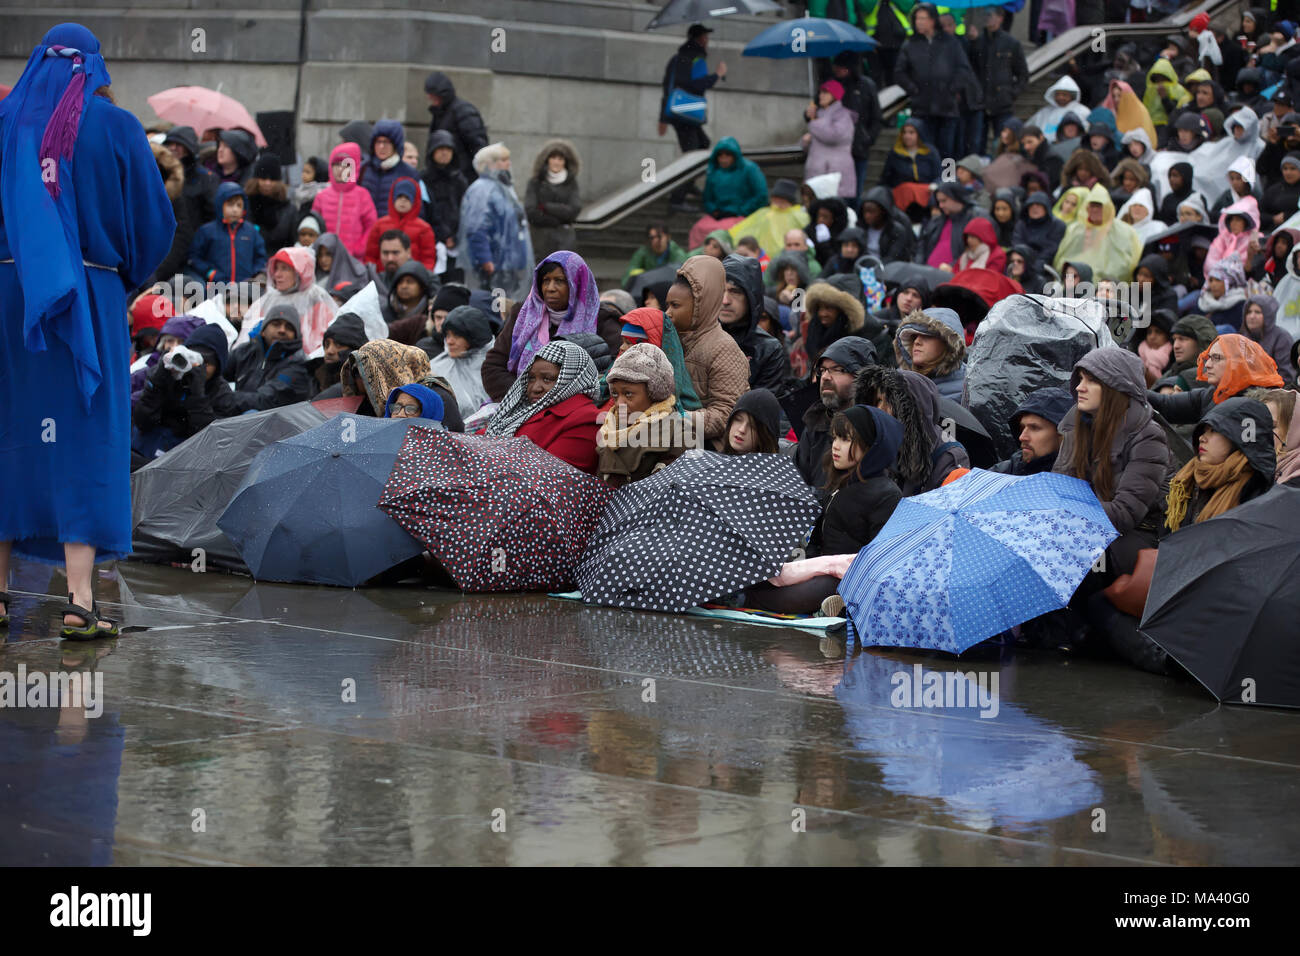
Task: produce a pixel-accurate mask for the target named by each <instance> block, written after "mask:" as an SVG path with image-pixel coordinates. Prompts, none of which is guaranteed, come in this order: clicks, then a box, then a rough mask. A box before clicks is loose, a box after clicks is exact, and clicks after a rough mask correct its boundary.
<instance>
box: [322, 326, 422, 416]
mask: <svg viewBox="0 0 1300 956" xmlns="http://www.w3.org/2000/svg"><path fill="white" fill-rule="evenodd" d="M354 371H355V372H357V373H358V374H360V375H361V381H362V383H363V384H364V385H365V387H366V392H365V394H366V398H368V399H369V400H370V406H371V408H372V409H373V410H374V411H373V412H372V414H374V415H376V416H377V415H379V414H380V409H382V408H383V407H384V404H385V402H387V401H388V396H389V393H391V392H392V390H393V389H395V388H397V386H399V385H410V384H412V383H414V382H419V381H420V380H421V379H423V378H424V377H425V376H426V375H428V374H429V356H428V355H426V354H425V352H424V349H419V348H416V347H415V346H414V345H402V344H401V343H399V342H394V341H393V340H392V339H372V340H371V341H369V342H367V343H366V344H365V345H363V346H361V347H360V348H357V349H353V350H352V351H351V352H349V353H348V355H347V358H345V359H344V360H343V365H342V367H341V368H340V369H339V380H340V382H341V383H342V385H343V394H344V395H356V394H357V390H356V389H355V388H354V387H353V383H352V373H353V372H354Z"/></svg>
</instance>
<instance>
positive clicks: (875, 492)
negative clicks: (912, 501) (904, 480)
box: [819, 474, 903, 554]
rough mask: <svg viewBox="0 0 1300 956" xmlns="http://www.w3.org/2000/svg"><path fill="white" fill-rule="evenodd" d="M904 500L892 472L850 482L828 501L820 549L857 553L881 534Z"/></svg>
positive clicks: (823, 550)
mask: <svg viewBox="0 0 1300 956" xmlns="http://www.w3.org/2000/svg"><path fill="white" fill-rule="evenodd" d="M902 500H903V494H902V492H900V491H899V490H898V485H896V484H895V483H894V480H893V479H892V478H890V477H889V476H888V475H885V474H880V475H876V476H875V477H874V478H867V479H865V480H864V481H852V482H849V483H848V484H846V485H845V486H844V487H843V488H841V489H840V490H839V491H837V492H835V494H834V495H832V496H831V500H830V501H829V502H827V504H826V515H825V518H824V519H823V521H822V526H821V542H820V546H819V550H820V551H821V553H822V554H857V552H858V551H860V550H862V549H863V548H865V547H866V546H867V545H868V544H870V543H871V542H872V541H873V540H874V539H875V537H876V535H878V534H880V529H881V528H883V527H884V526H885V522H886V521H888V520H889V516H890V515H892V514H893V513H894V509H895V508H897V507H898V503H899V502H900V501H902Z"/></svg>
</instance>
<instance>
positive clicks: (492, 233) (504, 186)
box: [456, 168, 536, 302]
mask: <svg viewBox="0 0 1300 956" xmlns="http://www.w3.org/2000/svg"><path fill="white" fill-rule="evenodd" d="M456 243H457V245H459V246H460V250H459V255H458V257H457V261H458V262H459V263H460V266H461V268H462V269H464V270H465V274H466V276H467V277H469V276H475V277H476V278H477V275H478V274H481V270H482V269H483V267H484V266H485V265H486V264H487V263H489V262H491V263H492V265H493V268H494V270H495V271H494V272H493V273H492V276H491V280H490V285H488V286H487V287H488V288H500V289H504V290H505V294H506V297H507V298H508V299H511V300H513V301H516V302H520V301H523V299H524V298H526V297H527V295H528V291H529V289H530V288H531V286H532V279H533V267H534V265H535V262H536V260H535V259H534V257H533V240H532V236H531V235H530V233H529V230H528V214H527V213H526V212H525V211H524V204H523V203H522V202H520V201H519V195H518V193H516V192H515V188H514V185H513V182H512V179H511V176H510V171H509V170H505V169H486V168H485V169H484V171H483V174H482V175H481V176H479V178H478V179H476V180H475V181H474V182H472V183H470V186H469V189H467V190H465V198H464V201H463V202H462V203H461V207H460V234H459V235H458V236H457V237H456Z"/></svg>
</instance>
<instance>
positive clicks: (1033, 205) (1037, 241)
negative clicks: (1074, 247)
mask: <svg viewBox="0 0 1300 956" xmlns="http://www.w3.org/2000/svg"><path fill="white" fill-rule="evenodd" d="M1075 201H1076V202H1077V201H1078V199H1077V198H1076V200H1075ZM1051 203H1052V200H1051V197H1050V196H1048V195H1047V193H1045V192H1042V191H1041V190H1039V191H1036V192H1032V193H1030V194H1029V198H1028V199H1026V200H1025V205H1024V208H1023V209H1021V210H1020V219H1019V220H1018V221H1017V222H1016V227H1015V229H1013V230H1012V231H1011V244H1012V245H1013V246H1028V247H1029V248H1030V249H1031V250H1033V253H1034V261H1035V264H1040V265H1041V264H1042V263H1044V262H1051V261H1052V258H1053V257H1054V256H1055V255H1056V249H1057V247H1058V246H1059V245H1060V244H1061V240H1062V239H1063V238H1065V225H1066V224H1065V222H1064V221H1062V220H1061V219H1059V218H1057V217H1056V216H1053V215H1052V207H1051Z"/></svg>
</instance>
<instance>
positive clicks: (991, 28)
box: [967, 7, 1029, 154]
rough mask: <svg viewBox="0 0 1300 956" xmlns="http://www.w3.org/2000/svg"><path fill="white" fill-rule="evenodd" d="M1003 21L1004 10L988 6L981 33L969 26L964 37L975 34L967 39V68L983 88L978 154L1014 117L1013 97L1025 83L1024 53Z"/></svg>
mask: <svg viewBox="0 0 1300 956" xmlns="http://www.w3.org/2000/svg"><path fill="white" fill-rule="evenodd" d="M1005 21H1006V11H1005V10H1003V9H1002V8H1001V7H990V8H989V11H988V18H987V19H986V20H985V21H984V32H982V33H980V32H978V28H976V27H975V26H974V25H973V24H972V25H971V27H970V28H969V29H968V32H967V35H968V36H969V35H970V34H971V33H975V34H976V35H975V36H974V37H973V38H972V39H971V46H970V50H971V66H972V67H973V69H974V71H975V78H976V79H977V80H979V82H980V86H981V87H983V89H984V132H983V134H982V137H983V138H982V139H981V140H980V148H979V149H978V150H977V152H979V153H981V154H982V153H983V152H984V146H985V145H986V144H987V143H988V141H989V139H990V137H992V136H996V135H997V134H998V131H999V130H1000V129H1001V128H1002V127H1003V125H1004V124H1005V123H1006V122H1007V120H1009V119H1014V118H1015V116H1014V114H1015V107H1016V97H1018V96H1019V95H1020V91H1021V90H1023V89H1024V88H1025V84H1026V83H1028V82H1029V65H1028V64H1027V63H1026V62H1025V51H1024V50H1023V49H1022V48H1021V46H1020V41H1019V40H1017V39H1016V38H1015V37H1013V36H1012V35H1011V34H1010V33H1008V32H1006V31H1005V30H1003V29H1002V24H1003V23H1004V22H1005Z"/></svg>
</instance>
